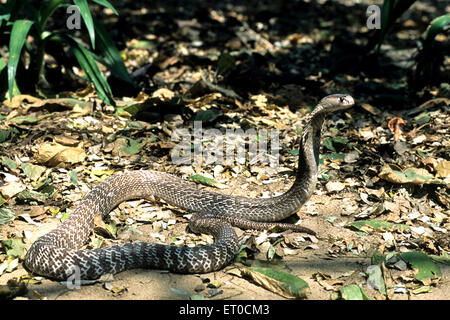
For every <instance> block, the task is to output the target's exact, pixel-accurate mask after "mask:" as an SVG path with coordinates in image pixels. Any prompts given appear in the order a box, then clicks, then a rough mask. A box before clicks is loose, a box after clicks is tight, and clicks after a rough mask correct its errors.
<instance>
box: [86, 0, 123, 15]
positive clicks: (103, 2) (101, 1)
mask: <svg viewBox="0 0 450 320" xmlns="http://www.w3.org/2000/svg"><path fill="white" fill-rule="evenodd" d="M92 1H94V2H96V3H98V4H99V5H102V6H104V7H106V8H108V9H111V11H112V12H114V14H115V15H119V13H118V12H117V10H116V9H115V8H114V7H113V6H112V4H111V3H109V2H108V1H106V0H92Z"/></svg>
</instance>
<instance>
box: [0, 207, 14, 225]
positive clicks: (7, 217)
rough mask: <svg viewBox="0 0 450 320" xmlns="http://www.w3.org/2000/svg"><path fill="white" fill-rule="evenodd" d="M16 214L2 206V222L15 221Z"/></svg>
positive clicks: (0, 218)
mask: <svg viewBox="0 0 450 320" xmlns="http://www.w3.org/2000/svg"><path fill="white" fill-rule="evenodd" d="M15 217H16V215H15V214H14V212H12V211H11V210H9V209H6V208H0V224H5V223H8V222H10V221H14V218H15Z"/></svg>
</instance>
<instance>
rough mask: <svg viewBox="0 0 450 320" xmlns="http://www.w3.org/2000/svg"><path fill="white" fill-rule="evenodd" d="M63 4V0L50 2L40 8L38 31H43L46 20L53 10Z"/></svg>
mask: <svg viewBox="0 0 450 320" xmlns="http://www.w3.org/2000/svg"><path fill="white" fill-rule="evenodd" d="M62 2H64V0H51V1H50V2H49V3H48V5H47V6H41V10H40V19H39V30H41V31H43V30H45V24H46V23H47V20H48V18H49V17H50V16H51V15H52V14H53V12H55V10H56V9H57V8H58V7H59V6H60V5H61V4H62Z"/></svg>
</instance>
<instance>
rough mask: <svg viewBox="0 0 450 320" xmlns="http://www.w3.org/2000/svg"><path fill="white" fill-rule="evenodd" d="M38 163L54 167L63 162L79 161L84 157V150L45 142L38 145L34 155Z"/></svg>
mask: <svg viewBox="0 0 450 320" xmlns="http://www.w3.org/2000/svg"><path fill="white" fill-rule="evenodd" d="M35 158H36V161H37V162H38V163H42V164H44V163H45V164H47V165H49V166H51V167H56V166H58V165H60V164H64V163H79V162H82V161H83V160H84V159H85V158H86V152H85V151H84V150H83V149H81V148H79V147H67V146H63V145H61V144H59V143H49V142H45V143H43V144H41V145H40V146H39V149H38V152H37V154H36V156H35Z"/></svg>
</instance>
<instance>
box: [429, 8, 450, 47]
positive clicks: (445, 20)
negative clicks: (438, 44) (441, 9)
mask: <svg viewBox="0 0 450 320" xmlns="http://www.w3.org/2000/svg"><path fill="white" fill-rule="evenodd" d="M449 25H450V13H447V14H445V15H443V16H440V17H437V18H436V19H433V21H431V23H430V26H429V27H428V29H427V31H426V33H425V42H430V41H432V40H433V39H434V37H436V35H437V34H439V33H444V32H445V30H446V29H447V28H448V27H449Z"/></svg>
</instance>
